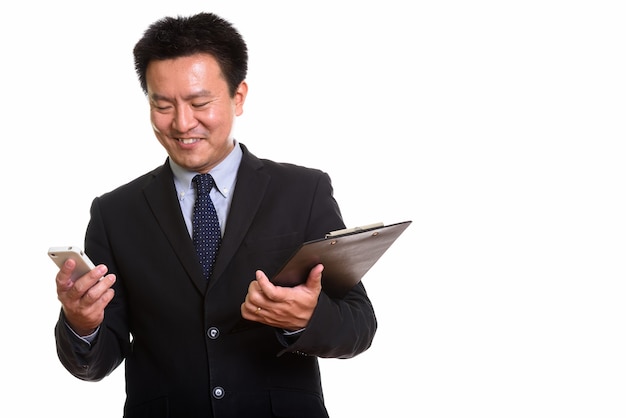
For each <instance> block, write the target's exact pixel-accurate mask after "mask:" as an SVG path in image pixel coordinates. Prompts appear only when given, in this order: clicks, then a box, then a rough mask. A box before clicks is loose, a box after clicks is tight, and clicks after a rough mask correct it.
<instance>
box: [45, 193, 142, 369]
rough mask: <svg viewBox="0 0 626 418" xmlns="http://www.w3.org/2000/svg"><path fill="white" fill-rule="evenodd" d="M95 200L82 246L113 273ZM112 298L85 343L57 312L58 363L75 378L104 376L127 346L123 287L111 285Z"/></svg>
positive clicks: (128, 342)
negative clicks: (102, 319) (91, 339)
mask: <svg viewBox="0 0 626 418" xmlns="http://www.w3.org/2000/svg"><path fill="white" fill-rule="evenodd" d="M105 236H106V235H105V233H104V228H103V227H102V218H101V216H100V211H99V206H98V199H95V200H94V202H93V204H92V206H91V220H90V222H89V227H88V228H87V237H86V243H85V249H86V251H87V253H88V254H89V255H90V257H91V258H92V259H93V260H94V262H95V263H97V264H100V263H104V264H106V265H107V266H108V267H109V272H115V266H114V264H113V259H112V257H111V256H110V253H109V252H108V251H106V248H107V246H106V239H105ZM114 289H115V297H114V298H113V300H112V301H111V302H110V303H109V305H108V306H107V308H106V310H105V317H104V321H103V322H102V324H101V325H100V328H99V330H98V334H97V337H96V339H95V340H94V341H93V342H92V344H89V343H87V342H85V341H83V340H81V339H80V338H78V337H77V336H76V335H75V334H74V333H72V331H71V330H69V329H68V327H67V325H66V322H65V318H64V316H63V312H61V314H60V315H59V319H58V321H57V323H56V326H55V329H54V333H55V338H56V347H57V355H58V357H59V360H60V361H61V364H62V365H63V366H64V367H65V368H66V369H67V370H68V371H69V372H70V373H71V374H72V375H74V376H75V377H77V378H79V379H82V380H87V381H99V380H102V379H103V378H104V377H106V376H108V375H109V374H111V372H113V370H115V369H116V368H117V367H118V366H119V365H120V364H121V363H122V361H123V359H124V357H125V353H127V352H128V350H129V348H130V341H129V337H128V335H129V334H128V331H127V326H126V325H125V324H126V321H125V320H124V315H125V310H124V308H123V307H124V303H123V300H124V296H123V293H124V292H123V288H122V287H121V286H119V285H118V283H116V284H115V285H114Z"/></svg>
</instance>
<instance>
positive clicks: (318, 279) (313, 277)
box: [305, 264, 324, 290]
mask: <svg viewBox="0 0 626 418" xmlns="http://www.w3.org/2000/svg"><path fill="white" fill-rule="evenodd" d="M322 271H324V265H323V264H318V265H316V266H315V267H313V268H312V269H311V271H310V272H309V277H308V278H307V280H306V283H305V285H306V287H307V288H309V289H311V290H316V289H318V288H321V287H322Z"/></svg>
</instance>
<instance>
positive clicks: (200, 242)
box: [192, 173, 222, 280]
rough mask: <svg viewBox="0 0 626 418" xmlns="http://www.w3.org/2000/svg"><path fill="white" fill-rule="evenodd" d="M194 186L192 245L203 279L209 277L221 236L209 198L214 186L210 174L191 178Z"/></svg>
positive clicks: (215, 213)
mask: <svg viewBox="0 0 626 418" xmlns="http://www.w3.org/2000/svg"><path fill="white" fill-rule="evenodd" d="M193 182H194V183H195V185H196V203H195V207H194V212H193V231H192V237H193V245H194V246H195V247H196V252H197V253H198V258H199V260H200V264H201V265H202V270H203V271H204V278H205V279H207V280H208V279H209V277H211V270H212V268H213V263H214V262H215V256H216V255H217V250H218V248H219V246H220V241H221V238H222V235H221V233H220V223H219V221H218V219H217V212H216V211H215V207H214V206H213V202H212V201H211V197H210V196H209V192H210V191H211V189H212V188H213V186H214V184H215V183H214V181H213V177H211V175H210V174H208V173H207V174H198V175H196V176H195V177H194V178H193Z"/></svg>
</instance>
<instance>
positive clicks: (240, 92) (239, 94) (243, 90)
mask: <svg viewBox="0 0 626 418" xmlns="http://www.w3.org/2000/svg"><path fill="white" fill-rule="evenodd" d="M247 95H248V83H246V81H245V80H244V81H242V82H241V83H240V84H239V87H237V91H235V97H233V102H234V103H235V115H237V116H240V115H241V114H242V113H243V104H244V102H245V101H246V96H247Z"/></svg>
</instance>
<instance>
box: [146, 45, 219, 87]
mask: <svg viewBox="0 0 626 418" xmlns="http://www.w3.org/2000/svg"><path fill="white" fill-rule="evenodd" d="M146 82H147V85H148V91H153V92H154V91H156V92H160V91H161V90H171V89H175V90H180V89H195V88H200V87H201V88H203V89H206V88H208V87H211V90H214V89H215V88H217V87H219V86H220V85H223V86H225V85H226V81H225V79H224V77H223V76H222V71H221V68H220V66H219V64H218V62H217V60H216V59H215V58H213V56H212V55H209V54H195V55H190V56H185V57H177V58H172V59H166V60H156V61H151V62H150V64H148V68H147V69H146Z"/></svg>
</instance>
